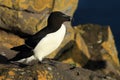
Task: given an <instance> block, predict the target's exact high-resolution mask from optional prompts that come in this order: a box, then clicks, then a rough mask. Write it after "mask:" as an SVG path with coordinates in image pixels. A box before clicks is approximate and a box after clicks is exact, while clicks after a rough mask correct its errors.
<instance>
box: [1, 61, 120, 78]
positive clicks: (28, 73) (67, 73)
mask: <svg viewBox="0 0 120 80" xmlns="http://www.w3.org/2000/svg"><path fill="white" fill-rule="evenodd" d="M52 64H53V65H52ZM20 65H22V64H19V66H18V65H15V64H9V65H6V64H1V67H0V73H1V75H0V79H1V80H8V79H9V80H118V79H119V78H117V77H111V76H109V75H104V74H103V73H96V72H93V71H90V70H86V69H83V68H78V67H74V68H73V66H71V65H69V64H63V63H60V62H56V61H50V62H49V61H48V63H47V64H36V65H33V66H27V67H23V68H21V67H20ZM61 65H62V66H61Z"/></svg>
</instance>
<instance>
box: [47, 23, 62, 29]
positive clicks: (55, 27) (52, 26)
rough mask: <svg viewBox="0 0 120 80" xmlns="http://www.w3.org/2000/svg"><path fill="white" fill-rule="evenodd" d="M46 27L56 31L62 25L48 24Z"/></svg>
mask: <svg viewBox="0 0 120 80" xmlns="http://www.w3.org/2000/svg"><path fill="white" fill-rule="evenodd" d="M48 25H50V27H51V28H54V30H58V29H59V28H60V27H61V26H62V24H48Z"/></svg>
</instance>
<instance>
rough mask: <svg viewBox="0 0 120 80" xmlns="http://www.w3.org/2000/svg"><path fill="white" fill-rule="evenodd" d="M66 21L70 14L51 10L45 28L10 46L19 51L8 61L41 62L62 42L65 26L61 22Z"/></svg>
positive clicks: (68, 19) (69, 18)
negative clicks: (23, 41) (18, 44)
mask: <svg viewBox="0 0 120 80" xmlns="http://www.w3.org/2000/svg"><path fill="white" fill-rule="evenodd" d="M66 21H71V16H68V15H66V14H64V13H63V12H60V11H54V12H51V14H50V15H49V17H48V20H47V26H46V27H45V28H43V29H42V30H40V31H38V32H37V33H36V34H34V35H32V36H30V37H28V38H27V39H26V40H25V44H23V45H20V46H17V47H13V48H11V50H15V51H18V52H19V53H18V54H16V56H15V57H13V58H12V59H9V60H8V61H10V62H11V61H18V62H23V61H26V63H29V62H31V61H32V60H38V61H40V62H42V60H43V59H44V58H45V57H46V56H48V55H49V54H51V53H52V52H53V51H54V50H56V49H57V48H58V47H59V46H60V44H61V43H62V41H63V39H64V37H65V34H66V26H65V25H64V24H63V23H64V22H66Z"/></svg>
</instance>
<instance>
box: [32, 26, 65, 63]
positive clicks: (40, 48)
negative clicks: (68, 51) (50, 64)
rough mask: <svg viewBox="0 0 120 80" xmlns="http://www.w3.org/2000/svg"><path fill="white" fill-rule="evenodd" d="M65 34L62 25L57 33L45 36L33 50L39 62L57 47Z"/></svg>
mask: <svg viewBox="0 0 120 80" xmlns="http://www.w3.org/2000/svg"><path fill="white" fill-rule="evenodd" d="M65 33H66V27H65V25H63V24H62V26H61V28H60V29H59V30H58V31H56V32H54V33H50V34H48V35H46V36H45V37H44V38H43V39H42V40H40V41H39V43H38V44H37V46H36V47H35V48H34V50H33V52H34V56H35V57H36V58H37V59H39V61H42V59H43V58H44V57H46V56H47V55H49V54H50V53H52V52H53V51H54V50H56V49H57V48H58V47H59V45H60V44H61V43H62V41H63V39H64V36H65Z"/></svg>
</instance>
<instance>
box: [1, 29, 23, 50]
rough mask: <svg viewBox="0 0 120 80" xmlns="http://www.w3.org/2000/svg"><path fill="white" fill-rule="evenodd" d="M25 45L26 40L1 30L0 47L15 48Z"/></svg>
mask: <svg viewBox="0 0 120 80" xmlns="http://www.w3.org/2000/svg"><path fill="white" fill-rule="evenodd" d="M23 43H24V39H22V38H20V37H18V36H17V35H14V34H12V33H9V32H5V31H3V30H0V46H3V47H6V48H12V47H14V46H19V45H22V44H23Z"/></svg>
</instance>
